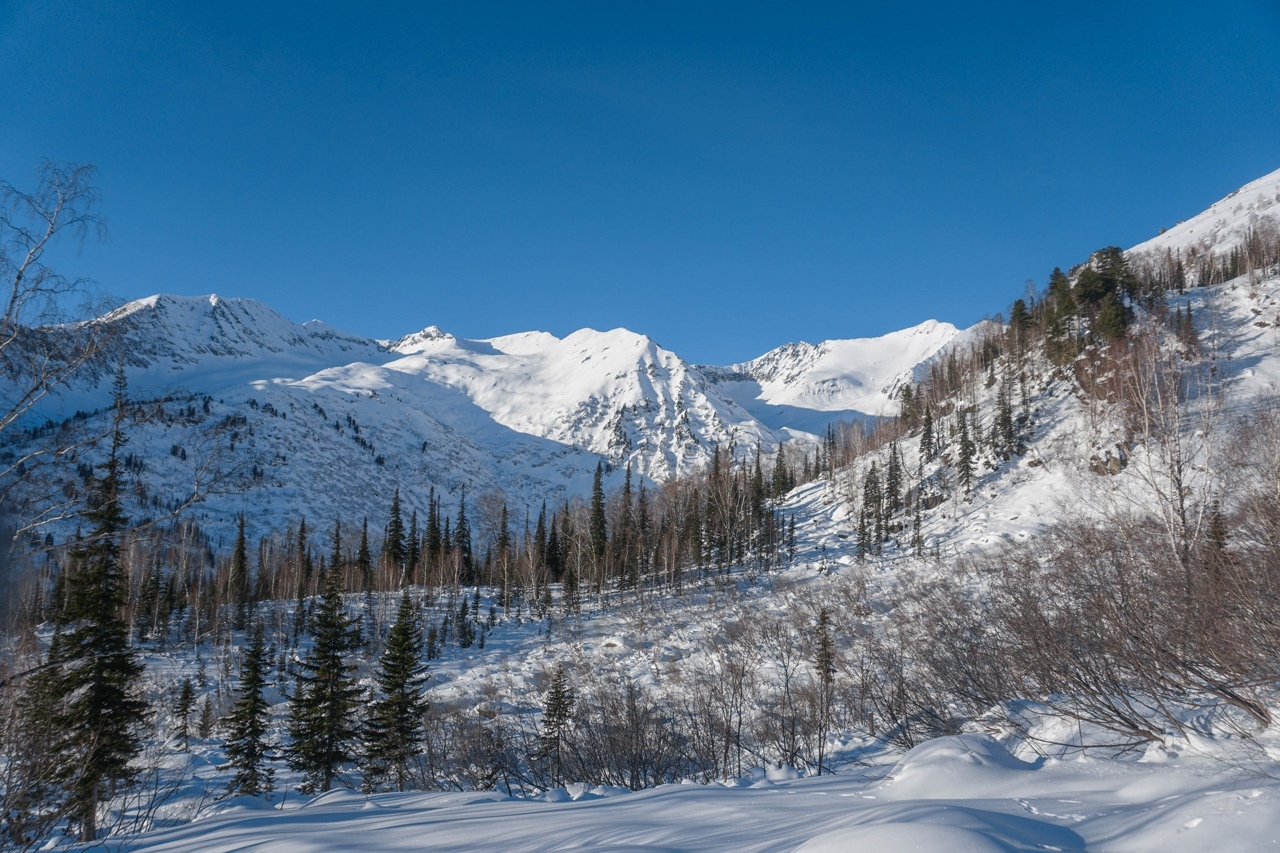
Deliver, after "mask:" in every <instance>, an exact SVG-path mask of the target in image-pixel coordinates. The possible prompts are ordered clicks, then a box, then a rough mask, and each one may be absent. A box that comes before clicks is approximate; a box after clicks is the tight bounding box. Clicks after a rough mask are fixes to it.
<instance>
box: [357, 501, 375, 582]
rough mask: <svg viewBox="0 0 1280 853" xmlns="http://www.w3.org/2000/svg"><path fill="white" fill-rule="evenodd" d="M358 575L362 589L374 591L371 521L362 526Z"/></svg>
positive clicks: (363, 523)
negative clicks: (370, 549)
mask: <svg viewBox="0 0 1280 853" xmlns="http://www.w3.org/2000/svg"><path fill="white" fill-rule="evenodd" d="M356 573H357V574H358V575H360V588H361V589H362V590H364V591H365V592H367V593H370V592H372V591H373V554H372V553H370V551H369V519H368V518H365V519H364V521H363V522H361V524H360V547H359V548H357V549H356Z"/></svg>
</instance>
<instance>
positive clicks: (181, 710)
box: [173, 678, 196, 750]
mask: <svg viewBox="0 0 1280 853" xmlns="http://www.w3.org/2000/svg"><path fill="white" fill-rule="evenodd" d="M195 707H196V696H195V690H194V689H193V688H192V687H191V679H190V678H184V679H182V688H181V689H180V690H179V691H178V701H177V702H175V703H174V705H173V715H174V716H175V717H177V718H178V722H177V725H175V726H174V727H173V733H174V734H175V735H177V736H178V740H180V741H182V748H183V750H186V749H188V747H189V742H190V740H191V712H192V711H194V710H195Z"/></svg>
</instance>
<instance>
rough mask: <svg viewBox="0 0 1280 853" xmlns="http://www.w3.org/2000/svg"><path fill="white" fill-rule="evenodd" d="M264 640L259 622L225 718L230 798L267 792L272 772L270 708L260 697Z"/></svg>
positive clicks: (263, 683) (263, 680)
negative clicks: (229, 767)
mask: <svg viewBox="0 0 1280 853" xmlns="http://www.w3.org/2000/svg"><path fill="white" fill-rule="evenodd" d="M268 664H269V661H268V659H267V642H266V639H265V638H264V637H263V630H262V623H258V624H257V625H256V626H254V629H253V634H252V636H251V637H250V638H249V647H248V649H247V650H246V651H245V654H244V659H243V660H242V661H241V663H240V692H239V694H238V695H237V696H236V700H235V703H234V704H233V705H232V706H231V714H230V715H229V716H228V717H227V720H226V729H227V744H226V753H227V763H228V764H229V765H230V766H231V767H233V768H234V769H235V775H234V776H232V777H231V781H230V783H228V785H227V793H228V794H230V795H231V796H233V797H239V796H248V797H260V796H263V795H265V794H269V793H270V792H271V788H272V780H273V776H274V771H273V769H272V768H271V766H270V765H269V764H268V763H267V762H268V761H270V759H271V744H270V743H269V741H268V740H267V725H268V723H269V722H270V718H271V708H270V707H269V706H268V705H267V700H266V699H265V698H264V697H263V689H264V688H265V687H266V684H267V666H268Z"/></svg>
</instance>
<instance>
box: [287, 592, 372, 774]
mask: <svg viewBox="0 0 1280 853" xmlns="http://www.w3.org/2000/svg"><path fill="white" fill-rule="evenodd" d="M312 633H313V643H312V646H311V650H310V651H309V652H308V654H307V656H306V658H305V659H304V660H303V661H302V662H301V663H300V664H299V671H298V684H297V688H296V689H295V691H294V693H293V695H292V696H291V697H290V701H289V736H290V739H291V742H290V744H289V746H288V747H287V748H286V749H285V758H286V759H287V760H288V762H289V766H290V767H292V768H293V769H294V770H297V771H299V772H301V773H302V785H301V790H302V792H303V793H305V794H312V793H316V792H318V791H328V790H329V789H330V788H332V787H333V783H334V781H335V779H337V778H338V776H339V774H340V773H341V771H342V768H343V766H344V765H346V764H349V763H350V762H352V761H353V760H354V758H355V746H356V743H357V741H358V736H359V730H360V729H359V722H358V719H357V714H356V711H357V708H358V706H359V700H360V688H359V686H358V685H357V684H356V680H355V670H356V667H355V664H353V663H348V662H347V655H348V654H349V653H350V652H351V651H352V650H353V649H355V648H356V647H357V646H358V645H359V642H360V632H359V630H358V628H357V626H356V624H355V621H354V620H353V619H352V618H351V617H349V616H348V615H347V613H346V610H345V608H344V607H343V603H342V586H341V579H340V578H339V577H338V573H337V572H336V571H333V570H332V569H330V571H328V572H326V573H325V584H324V593H323V595H322V596H321V598H320V601H319V602H318V603H317V605H316V607H315V612H314V615H313V617H312Z"/></svg>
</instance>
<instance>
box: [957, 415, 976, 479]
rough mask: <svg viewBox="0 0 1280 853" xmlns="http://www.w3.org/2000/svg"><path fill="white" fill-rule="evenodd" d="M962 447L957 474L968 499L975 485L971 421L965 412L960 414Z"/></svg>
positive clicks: (959, 452)
mask: <svg viewBox="0 0 1280 853" xmlns="http://www.w3.org/2000/svg"><path fill="white" fill-rule="evenodd" d="M959 420H960V447H959V450H958V453H957V455H958V457H959V458H958V459H957V460H956V474H957V475H958V476H959V477H960V485H962V486H964V493H965V496H966V497H967V496H968V495H969V489H970V487H971V486H972V485H973V454H974V446H973V440H972V439H971V438H969V419H968V418H967V417H966V416H965V413H964V412H963V411H961V412H960V417H959Z"/></svg>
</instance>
